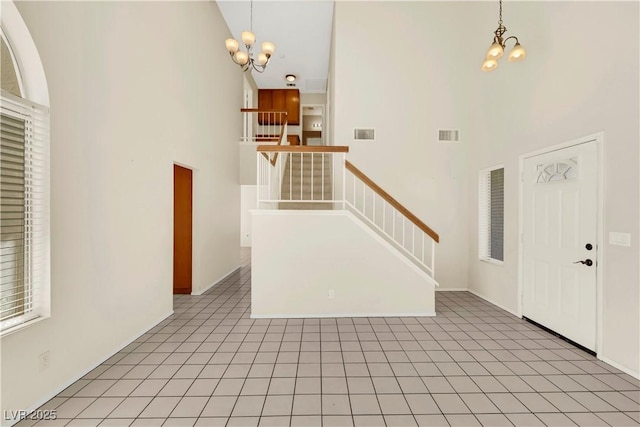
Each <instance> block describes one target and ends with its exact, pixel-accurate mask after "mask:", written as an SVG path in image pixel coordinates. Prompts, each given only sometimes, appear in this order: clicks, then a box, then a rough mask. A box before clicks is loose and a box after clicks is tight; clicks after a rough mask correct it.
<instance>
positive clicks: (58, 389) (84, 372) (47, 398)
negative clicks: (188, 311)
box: [2, 309, 173, 427]
mask: <svg viewBox="0 0 640 427" xmlns="http://www.w3.org/2000/svg"><path fill="white" fill-rule="evenodd" d="M172 314H173V309H171V311H170V312H169V313H168V314H164V315H162V316H161V317H160V319H159V320H157V321H155V322H152V323H151V325H150V326H148V327H146V328H143V330H142V332H140V333H137V334H135V335H133V337H132V338H129V339H127V340H125V341H124V343H123V344H121V345H120V346H118V347H117V350H116V351H114V352H113V353H108V354H107V355H106V356H103V357H100V358H99V360H98V361H97V362H93V363H90V364H89V368H88V369H84V370H82V371H81V374H80V375H79V376H74V377H73V379H72V380H69V381H66V382H64V383H63V384H62V385H61V386H59V387H56V388H55V389H54V391H52V392H51V393H49V394H47V395H46V396H45V397H43V398H42V399H39V400H37V401H36V403H34V404H33V405H31V406H30V407H29V408H28V409H27V413H31V412H33V411H35V410H36V409H38V408H39V407H41V406H42V405H44V404H45V403H47V402H48V401H50V400H51V399H53V398H54V397H56V396H57V395H58V394H60V393H61V392H62V391H64V390H65V389H66V388H67V387H69V386H70V385H71V384H73V383H75V382H76V381H78V380H79V379H81V378H82V377H84V376H85V375H87V374H88V373H89V372H91V371H93V370H94V369H95V368H97V367H98V366H100V365H101V364H102V363H104V362H105V361H107V360H109V358H111V357H113V356H114V355H115V354H116V353H118V352H120V351H122V349H123V348H125V347H126V346H128V345H129V344H131V343H132V342H134V341H135V340H137V339H138V338H140V337H141V336H142V335H144V334H146V333H147V332H148V331H149V330H150V329H152V328H153V327H155V326H157V325H158V324H160V322H162V321H163V320H165V319H167V318H168V317H169V316H171V315H172ZM20 421H21V420H6V419H4V417H2V427H5V426H6V427H11V426H12V425H14V424H17V423H18V422H20ZM5 422H9V423H10V424H5Z"/></svg>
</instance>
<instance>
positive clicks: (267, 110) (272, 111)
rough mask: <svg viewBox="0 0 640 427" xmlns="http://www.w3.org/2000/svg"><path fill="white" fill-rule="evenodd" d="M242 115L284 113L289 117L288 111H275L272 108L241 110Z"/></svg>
mask: <svg viewBox="0 0 640 427" xmlns="http://www.w3.org/2000/svg"><path fill="white" fill-rule="evenodd" d="M240 112H241V113H282V114H284V115H285V116H286V115H287V112H286V111H282V110H274V109H272V108H241V109H240Z"/></svg>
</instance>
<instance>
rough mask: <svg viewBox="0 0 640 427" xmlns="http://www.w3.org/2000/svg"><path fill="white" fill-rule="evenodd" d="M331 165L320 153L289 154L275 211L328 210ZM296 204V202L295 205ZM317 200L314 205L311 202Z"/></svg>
mask: <svg viewBox="0 0 640 427" xmlns="http://www.w3.org/2000/svg"><path fill="white" fill-rule="evenodd" d="M331 163H332V162H330V161H329V160H328V158H327V157H325V155H324V153H289V155H288V156H287V160H286V165H285V167H284V176H283V179H282V189H281V191H282V193H281V194H282V197H281V198H282V199H283V200H292V201H290V202H280V203H279V205H278V208H279V209H287V210H332V209H333V208H334V206H333V203H327V202H326V201H332V200H333V182H332V181H333V180H332V173H331V170H332V165H331ZM295 200H299V201H295ZM314 200H318V202H314Z"/></svg>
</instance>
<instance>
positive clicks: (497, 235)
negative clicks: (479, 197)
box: [489, 168, 504, 261]
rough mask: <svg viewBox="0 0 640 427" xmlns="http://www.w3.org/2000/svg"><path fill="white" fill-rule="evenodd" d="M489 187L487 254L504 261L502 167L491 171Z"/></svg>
mask: <svg viewBox="0 0 640 427" xmlns="http://www.w3.org/2000/svg"><path fill="white" fill-rule="evenodd" d="M490 187H491V190H490V202H489V206H490V210H489V212H490V213H489V216H490V217H491V223H490V227H489V232H490V236H491V237H490V239H491V240H490V242H489V250H490V254H489V255H490V256H491V258H493V259H497V260H499V261H504V249H503V248H504V168H500V169H494V170H492V171H491V177H490Z"/></svg>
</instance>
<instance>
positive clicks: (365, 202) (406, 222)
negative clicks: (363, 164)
mask: <svg viewBox="0 0 640 427" xmlns="http://www.w3.org/2000/svg"><path fill="white" fill-rule="evenodd" d="M345 169H346V170H347V172H348V173H347V174H346V181H345V187H346V191H345V204H346V206H347V209H348V210H350V211H351V212H352V213H354V214H355V215H356V216H358V217H359V218H360V219H362V220H363V221H365V222H366V223H368V224H369V225H370V226H371V227H372V228H374V229H375V230H376V231H378V232H379V233H380V234H382V235H383V237H384V238H385V240H387V241H389V242H390V243H392V244H393V245H394V246H396V248H397V249H399V250H400V251H401V252H403V253H404V254H405V255H406V256H407V257H409V258H410V259H411V260H412V261H414V262H415V263H416V264H417V265H418V266H419V267H420V268H422V269H423V270H424V271H425V272H427V273H428V274H429V275H430V276H431V277H432V278H435V256H436V246H435V245H436V243H439V242H440V236H439V235H438V233H436V232H435V231H433V229H431V227H429V226H428V225H426V224H425V223H424V222H422V221H421V220H420V219H419V218H418V217H417V216H415V215H414V214H413V213H412V212H411V211H409V210H408V209H407V208H405V207H404V206H403V205H402V204H401V203H400V202H398V201H397V200H396V199H394V198H393V197H391V195H390V194H389V193H387V192H386V191H384V190H383V189H382V188H381V187H380V186H379V185H378V184H376V183H375V182H373V180H371V178H369V177H368V176H367V175H365V174H364V173H363V172H362V171H361V170H360V169H358V168H357V167H355V166H354V165H353V164H352V163H350V162H349V161H346V163H345Z"/></svg>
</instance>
